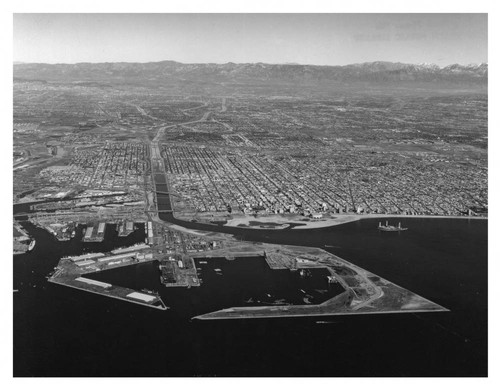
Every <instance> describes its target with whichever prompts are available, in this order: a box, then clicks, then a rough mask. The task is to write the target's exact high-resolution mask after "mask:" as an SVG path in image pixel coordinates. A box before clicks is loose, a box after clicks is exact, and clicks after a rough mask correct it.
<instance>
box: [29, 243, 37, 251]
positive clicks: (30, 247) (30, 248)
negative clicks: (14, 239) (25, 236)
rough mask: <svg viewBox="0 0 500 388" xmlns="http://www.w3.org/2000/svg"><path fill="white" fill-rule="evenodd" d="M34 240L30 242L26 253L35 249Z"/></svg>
mask: <svg viewBox="0 0 500 388" xmlns="http://www.w3.org/2000/svg"><path fill="white" fill-rule="evenodd" d="M35 244H36V240H31V242H30V245H29V246H28V251H32V250H33V248H34V247H35Z"/></svg>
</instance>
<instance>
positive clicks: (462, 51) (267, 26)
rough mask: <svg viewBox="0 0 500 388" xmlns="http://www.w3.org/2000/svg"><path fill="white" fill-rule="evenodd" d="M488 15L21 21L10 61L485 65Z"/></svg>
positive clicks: (48, 17) (17, 18) (39, 17)
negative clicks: (385, 62)
mask: <svg viewBox="0 0 500 388" xmlns="http://www.w3.org/2000/svg"><path fill="white" fill-rule="evenodd" d="M487 32H488V28H487V15H486V14H15V15H14V61H22V62H45V63H75V62H120V61H123V62H150V61H161V60H175V61H179V62H184V63H205V62H215V63H226V62H237V63H242V62H265V63H288V62H295V63H301V64H316V65H344V64H349V63H359V62H370V61H394V62H406V63H422V62H429V63H436V64H438V65H448V64H452V63H461V64H468V63H479V62H487V61H488V57H487V46H488V45H487Z"/></svg>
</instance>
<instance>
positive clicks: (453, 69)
mask: <svg viewBox="0 0 500 388" xmlns="http://www.w3.org/2000/svg"><path fill="white" fill-rule="evenodd" d="M14 78H15V79H24V80H35V79H36V80H39V81H40V80H47V81H59V82H76V81H109V82H113V81H117V82H121V81H124V80H127V79H128V80H140V79H144V80H154V81H158V82H161V81H162V80H164V81H174V80H181V81H204V82H232V81H235V82H246V81H266V82H272V81H276V82H285V83H286V82H293V83H311V82H312V83H317V82H332V83H339V82H341V83H350V82H365V83H366V82H367V83H375V84H380V83H400V82H405V83H407V82H419V83H421V82H446V83H457V84H471V83H472V84H486V83H487V81H488V64H485V63H482V64H479V65H467V66H463V65H458V64H455V65H450V66H446V67H443V68H440V67H438V66H436V65H428V64H421V65H412V64H405V63H393V62H369V63H360V64H353V65H347V66H314V65H298V64H264V63H243V64H236V63H225V64H213V63H207V64H184V63H179V62H174V61H162V62H150V63H124V62H116V63H77V64H42V63H15V64H14Z"/></svg>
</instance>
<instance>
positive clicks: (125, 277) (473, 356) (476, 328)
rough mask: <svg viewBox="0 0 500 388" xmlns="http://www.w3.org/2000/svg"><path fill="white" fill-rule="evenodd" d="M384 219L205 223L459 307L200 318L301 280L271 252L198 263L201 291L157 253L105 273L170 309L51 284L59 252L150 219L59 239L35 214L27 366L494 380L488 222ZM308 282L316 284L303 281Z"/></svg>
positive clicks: (28, 260)
mask: <svg viewBox="0 0 500 388" xmlns="http://www.w3.org/2000/svg"><path fill="white" fill-rule="evenodd" d="M379 221H380V220H377V219H373V220H363V221H356V222H352V223H348V224H344V225H339V226H335V227H330V228H324V229H318V230H293V229H291V230H252V229H245V230H238V229H235V228H226V227H223V226H216V225H198V224H196V227H198V228H200V229H204V228H213V229H211V230H216V231H225V232H228V233H238V238H241V239H244V240H247V241H264V242H269V243H281V244H291V245H307V246H316V247H320V248H324V249H326V250H328V251H330V252H332V253H334V254H336V255H338V256H340V257H342V258H343V259H346V260H348V261H350V262H352V263H354V264H356V265H358V266H360V267H362V268H365V269H367V270H369V271H371V272H373V273H375V274H377V275H379V276H382V277H384V278H386V279H388V280H390V281H392V282H394V283H396V284H398V285H400V286H402V287H405V288H407V289H409V290H411V291H413V292H415V293H417V294H419V295H421V296H423V297H425V298H427V299H430V300H432V301H434V302H436V303H438V304H440V305H442V306H444V307H446V308H448V309H450V312H446V313H422V314H388V315H360V316H348V317H338V316H336V317H332V318H324V319H321V320H318V319H316V318H294V319H290V318H286V319H285V318H283V319H281V318H280V319H276V318H274V319H252V320H229V321H223V320H222V321H197V320H191V319H190V318H191V317H192V316H193V315H195V314H198V313H203V312H208V311H211V310H212V309H215V308H223V307H227V306H228V305H230V304H231V303H241V302H243V303H245V302H248V303H249V305H252V303H254V302H256V301H257V300H258V301H259V303H274V302H276V300H278V301H280V300H282V299H287V298H288V299H290V300H289V302H296V301H297V300H296V299H294V298H300V295H298V294H297V295H296V294H293V292H292V293H290V292H291V291H290V290H288V289H287V288H286V283H287V282H289V281H293V279H292V278H286V276H284V274H279V273H277V274H276V278H273V277H272V276H270V275H269V274H266V272H265V271H266V268H265V267H266V266H265V262H263V259H262V258H241V259H236V260H234V261H228V260H226V259H223V258H221V259H207V260H205V261H207V264H203V263H200V261H197V262H196V266H197V267H199V268H200V276H201V278H202V279H203V280H204V283H203V284H202V286H201V287H193V288H191V289H189V290H188V289H176V288H169V289H167V288H165V287H163V286H162V285H161V283H160V279H159V272H158V267H157V265H158V263H155V262H153V263H144V264H140V265H137V266H131V267H125V268H120V269H116V270H109V271H105V272H107V273H105V272H101V273H99V274H98V275H96V276H97V277H102V278H106V279H107V280H112V282H113V283H115V284H118V285H127V286H130V287H133V288H136V289H142V288H147V289H150V290H154V291H158V292H160V293H161V295H162V298H163V299H164V301H165V303H166V304H167V305H168V306H170V307H171V308H170V310H168V311H158V310H154V309H149V308H146V307H143V306H139V305H135V304H131V303H126V302H122V301H119V300H115V299H110V298H106V297H102V296H99V295H94V294H89V293H86V292H83V291H79V290H74V289H70V288H66V287H62V286H59V285H55V284H50V283H48V282H47V280H46V278H45V276H46V275H47V274H48V273H49V272H50V271H51V270H52V269H53V267H54V266H55V265H57V262H58V261H59V258H60V257H62V256H66V255H75V254H80V253H84V252H90V251H102V252H106V251H109V250H111V249H113V248H116V247H119V246H125V245H132V244H134V243H136V242H142V241H144V237H145V235H144V229H143V228H139V229H138V230H137V231H135V232H134V233H133V234H132V235H130V236H128V237H125V238H120V237H118V236H117V234H116V232H115V231H114V230H113V228H111V227H110V228H107V230H106V238H105V241H104V242H102V243H82V242H81V241H80V238H79V237H81V230H79V231H78V233H77V236H76V237H75V239H73V240H71V241H69V242H58V241H56V240H55V239H54V237H53V236H52V235H50V233H48V232H46V231H44V230H41V229H39V228H36V227H34V226H32V225H30V224H29V223H26V224H25V225H26V229H27V231H28V232H29V233H30V234H31V235H32V236H33V237H35V239H36V240H37V243H36V247H35V249H34V250H33V251H32V252H29V253H27V254H24V255H19V256H15V257H14V288H15V289H18V290H19V291H18V292H16V293H14V294H13V298H14V375H15V376H485V375H486V374H487V315H488V311H487V229H488V227H487V221H485V220H466V219H429V218H421V219H417V218H411V219H410V218H409V219H402V220H401V222H402V224H403V226H404V227H408V230H407V231H404V232H400V233H386V232H383V231H379V230H378V229H377V225H378V222H379ZM383 221H385V220H383ZM176 223H179V224H184V226H189V227H193V225H192V224H189V223H182V222H180V221H179V222H176ZM215 269H220V271H215ZM217 272H222V274H221V275H218V274H217ZM238 276H239V277H238ZM273 276H274V275H273ZM280 276H281V277H282V278H280ZM287 276H288V275H287ZM321 276H322V275H321V274H318V279H320V278H321ZM253 279H255V281H253ZM318 281H319V280H318ZM272 284H274V285H275V286H274V287H275V288H274V289H273V290H272V291H273V292H268V290H269V289H270V288H269V287H270V285H272ZM299 286H304V287H306V286H307V284H306V285H304V284H299V285H295V286H294V287H293V289H294V290H296V289H297V288H299ZM311 287H312V288H315V287H316V288H317V285H316V284H314V285H312V286H311ZM304 291H307V290H304ZM267 294H269V295H271V297H267ZM283 295H284V296H283ZM266 297H267V298H268V299H269V300H267V299H266ZM212 311H213V310H212Z"/></svg>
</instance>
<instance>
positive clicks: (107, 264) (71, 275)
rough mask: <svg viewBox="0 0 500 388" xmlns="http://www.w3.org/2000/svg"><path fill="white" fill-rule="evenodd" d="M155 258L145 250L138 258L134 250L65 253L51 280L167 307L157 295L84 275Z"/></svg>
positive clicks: (116, 297)
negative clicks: (106, 253) (67, 255)
mask: <svg viewBox="0 0 500 388" xmlns="http://www.w3.org/2000/svg"><path fill="white" fill-rule="evenodd" d="M154 260H156V258H155V257H154V255H153V254H152V253H150V254H147V255H146V254H144V255H142V258H141V259H138V258H137V254H136V252H134V251H132V252H129V253H123V254H120V255H107V256H105V255H103V254H102V253H90V254H85V255H81V256H75V257H69V258H68V257H64V258H62V259H61V260H60V261H59V263H58V265H57V267H56V268H55V271H54V272H53V273H52V275H51V276H50V277H49V278H48V281H49V282H51V283H55V284H60V285H63V286H67V287H71V288H75V289H78V290H81V291H87V292H91V293H94V294H98V295H102V296H107V297H110V298H115V299H120V300H122V301H125V302H130V303H135V304H140V305H142V306H146V307H152V308H155V309H160V310H166V309H167V307H166V306H165V304H164V303H163V301H162V300H161V298H160V297H159V296H158V295H151V294H149V293H148V294H146V293H143V292H139V291H137V290H133V289H130V288H126V287H120V286H116V285H112V284H108V283H102V282H98V281H94V280H92V279H88V278H85V277H84V275H86V274H90V273H95V272H99V271H105V270H108V269H113V268H118V267H125V266H129V265H136V264H139V263H143V262H147V261H154Z"/></svg>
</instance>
